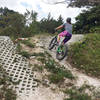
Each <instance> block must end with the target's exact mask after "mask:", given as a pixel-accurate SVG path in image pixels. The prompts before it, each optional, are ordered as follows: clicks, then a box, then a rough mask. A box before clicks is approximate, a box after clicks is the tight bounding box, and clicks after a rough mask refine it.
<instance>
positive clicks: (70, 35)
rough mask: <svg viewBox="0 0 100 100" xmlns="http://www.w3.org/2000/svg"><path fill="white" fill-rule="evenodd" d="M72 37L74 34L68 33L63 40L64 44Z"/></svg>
mask: <svg viewBox="0 0 100 100" xmlns="http://www.w3.org/2000/svg"><path fill="white" fill-rule="evenodd" d="M71 37H72V34H67V35H66V36H65V38H64V40H63V44H65V43H66V42H68V41H69V40H70V39H71Z"/></svg>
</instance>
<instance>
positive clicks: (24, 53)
mask: <svg viewBox="0 0 100 100" xmlns="http://www.w3.org/2000/svg"><path fill="white" fill-rule="evenodd" d="M19 54H20V55H22V56H24V57H26V58H30V56H31V55H30V54H29V53H28V52H26V51H21V52H19Z"/></svg>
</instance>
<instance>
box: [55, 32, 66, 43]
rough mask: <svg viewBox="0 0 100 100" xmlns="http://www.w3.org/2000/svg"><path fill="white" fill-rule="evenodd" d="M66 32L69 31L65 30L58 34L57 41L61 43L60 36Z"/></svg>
mask: <svg viewBox="0 0 100 100" xmlns="http://www.w3.org/2000/svg"><path fill="white" fill-rule="evenodd" d="M66 34H67V32H66V31H63V32H61V33H60V34H58V37H57V42H58V43H59V41H60V38H61V37H64V36H66Z"/></svg>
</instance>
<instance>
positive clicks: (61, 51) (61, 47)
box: [48, 35, 68, 60]
mask: <svg viewBox="0 0 100 100" xmlns="http://www.w3.org/2000/svg"><path fill="white" fill-rule="evenodd" d="M55 46H56V47H57V46H58V47H57V50H56V58H57V59H58V60H63V59H64V58H65V57H66V56H67V53H68V46H67V45H66V44H62V41H61V44H57V35H56V36H54V37H53V38H52V39H51V41H50V43H49V47H48V49H49V50H52V49H53V48H54V47H55Z"/></svg>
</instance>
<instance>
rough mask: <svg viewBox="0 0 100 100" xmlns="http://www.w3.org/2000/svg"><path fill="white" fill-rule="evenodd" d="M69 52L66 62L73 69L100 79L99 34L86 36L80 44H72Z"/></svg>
mask: <svg viewBox="0 0 100 100" xmlns="http://www.w3.org/2000/svg"><path fill="white" fill-rule="evenodd" d="M69 51H70V53H69V57H68V60H69V62H70V63H71V64H72V66H73V67H77V68H78V69H82V70H84V71H85V72H86V73H87V74H89V75H90V74H91V75H93V76H96V77H100V34H89V35H86V37H85V38H84V41H83V42H82V43H75V44H73V45H72V47H71V50H69Z"/></svg>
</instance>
